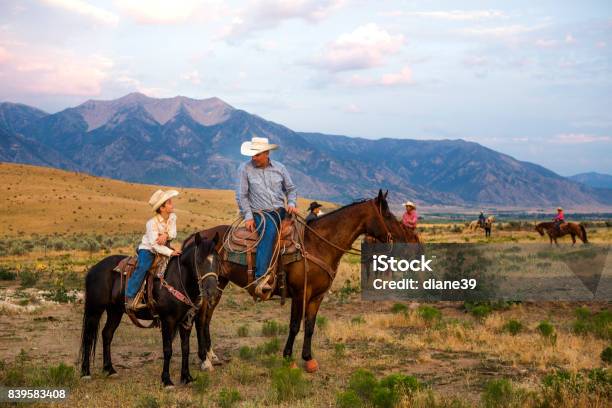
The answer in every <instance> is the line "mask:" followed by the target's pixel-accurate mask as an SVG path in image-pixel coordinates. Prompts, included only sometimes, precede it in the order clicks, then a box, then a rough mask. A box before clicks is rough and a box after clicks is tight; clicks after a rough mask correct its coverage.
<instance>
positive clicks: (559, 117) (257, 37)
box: [0, 0, 612, 175]
mask: <svg viewBox="0 0 612 408" xmlns="http://www.w3.org/2000/svg"><path fill="white" fill-rule="evenodd" d="M611 74H612V2H610V1H609V0H602V1H588V0H587V1H559V0H556V1H552V0H542V1H538V2H534V1H475V0H474V1H462V2H459V1H456V0H449V1H433V0H422V1H384V0H379V1H365V0H319V1H315V0H253V1H240V2H234V1H228V0H210V1H209V0H205V1H195V0H172V1H163V0H115V1H112V0H109V1H96V0H2V1H0V101H13V102H21V103H26V104H30V105H33V106H37V107H39V108H42V109H44V110H46V111H48V112H56V111H58V110H61V109H63V108H66V107H68V106H75V105H78V104H80V103H82V102H84V101H85V100H87V99H112V98H117V97H120V96H123V95H125V94H127V93H129V92H133V91H140V92H143V93H145V94H147V95H149V96H156V97H168V96H175V95H185V96H189V97H193V98H207V97H211V96H217V97H220V98H221V99H223V100H225V101H226V102H228V103H230V104H231V105H233V106H235V107H237V108H241V109H245V110H247V111H249V112H251V113H255V114H258V115H260V116H262V117H264V118H266V119H269V120H273V121H275V122H279V123H281V124H284V125H286V126H288V127H290V128H292V129H294V130H299V131H319V132H325V133H333V134H344V135H349V136H361V137H367V138H381V137H394V138H416V139H445V138H450V139H457V138H462V139H466V140H471V141H476V142H479V143H481V144H483V145H485V146H488V147H491V148H493V149H496V150H499V151H502V152H504V153H507V154H510V155H512V156H514V157H516V158H518V159H522V160H528V161H533V162H536V163H539V164H542V165H544V166H546V167H549V168H550V169H552V170H554V171H556V172H558V173H559V174H562V175H570V174H575V173H578V172H583V171H591V170H594V171H599V172H606V173H610V174H612V154H611V153H612V149H611V148H612V75H611Z"/></svg>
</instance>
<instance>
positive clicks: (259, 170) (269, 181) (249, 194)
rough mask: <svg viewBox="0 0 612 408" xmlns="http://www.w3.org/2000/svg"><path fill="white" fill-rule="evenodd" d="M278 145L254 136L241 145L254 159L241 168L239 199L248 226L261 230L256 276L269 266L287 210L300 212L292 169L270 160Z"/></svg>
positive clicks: (242, 149) (264, 286) (252, 229)
mask: <svg viewBox="0 0 612 408" xmlns="http://www.w3.org/2000/svg"><path fill="white" fill-rule="evenodd" d="M277 148H278V145H275V144H271V143H269V142H268V139H267V138H265V137H253V138H252V139H251V140H250V141H247V142H244V143H242V146H240V153H241V154H243V155H244V156H249V157H251V160H249V161H248V162H246V163H243V164H242V165H241V166H240V168H239V169H238V176H239V183H238V188H237V191H236V201H237V202H238V207H239V208H240V213H241V214H242V216H243V217H244V220H245V226H246V228H247V229H248V230H249V231H255V230H257V231H258V232H259V236H260V241H259V244H258V245H257V254H256V260H255V278H259V277H261V276H263V275H264V274H265V273H266V271H267V270H268V267H269V265H270V261H271V258H272V251H273V249H274V244H275V243H276V235H277V229H278V228H279V227H280V221H281V220H282V219H283V218H285V215H286V214H287V213H289V214H293V213H296V212H297V189H296V187H295V185H294V184H293V181H292V180H291V176H290V175H289V172H288V171H287V169H286V168H285V166H283V165H282V164H281V163H279V162H277V161H275V160H270V150H275V149H277ZM261 289H262V291H263V292H265V291H269V290H270V289H272V288H271V286H270V285H268V284H267V282H266V283H265V284H263V285H262V287H261Z"/></svg>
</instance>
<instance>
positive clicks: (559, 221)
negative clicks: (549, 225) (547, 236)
mask: <svg viewBox="0 0 612 408" xmlns="http://www.w3.org/2000/svg"><path fill="white" fill-rule="evenodd" d="M553 222H554V223H555V229H556V230H557V234H561V224H563V223H564V222H565V216H564V215H563V208H561V207H557V215H556V216H555V218H553Z"/></svg>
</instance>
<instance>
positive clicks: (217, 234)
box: [212, 231, 220, 246]
mask: <svg viewBox="0 0 612 408" xmlns="http://www.w3.org/2000/svg"><path fill="white" fill-rule="evenodd" d="M219 239H220V238H219V231H217V232H215V236H214V237H213V239H212V240H213V244H214V246H217V244H218V243H219Z"/></svg>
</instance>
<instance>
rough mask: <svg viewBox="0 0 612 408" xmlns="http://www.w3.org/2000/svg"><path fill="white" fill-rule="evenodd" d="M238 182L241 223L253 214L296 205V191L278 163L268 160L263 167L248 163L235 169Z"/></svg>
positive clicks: (237, 192) (237, 199) (286, 172)
mask: <svg viewBox="0 0 612 408" xmlns="http://www.w3.org/2000/svg"><path fill="white" fill-rule="evenodd" d="M238 175H239V182H238V188H237V190H236V201H237V202H238V207H239V208H240V213H241V214H242V216H243V217H244V219H245V220H250V219H252V218H253V211H257V210H273V209H275V208H279V207H283V208H284V207H285V198H286V199H287V205H290V206H293V207H295V206H296V203H297V189H296V188H295V184H293V181H292V180H291V176H289V172H288V171H287V169H286V168H285V166H283V165H282V164H281V163H279V162H277V161H274V160H270V163H269V164H268V165H267V166H266V167H262V168H260V167H255V166H254V165H253V162H252V161H250V160H249V161H248V162H246V163H243V164H242V165H241V166H240V168H239V169H238Z"/></svg>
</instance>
